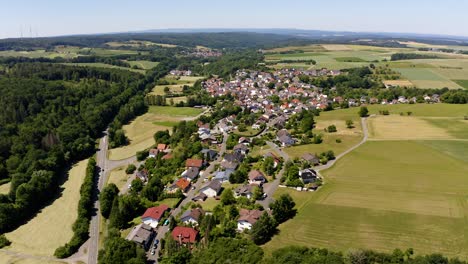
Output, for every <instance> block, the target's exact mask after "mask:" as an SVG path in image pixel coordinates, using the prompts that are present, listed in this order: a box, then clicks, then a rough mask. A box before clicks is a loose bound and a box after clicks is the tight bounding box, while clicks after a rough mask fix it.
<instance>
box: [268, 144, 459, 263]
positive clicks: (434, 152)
mask: <svg viewBox="0 0 468 264" xmlns="http://www.w3.org/2000/svg"><path fill="white" fill-rule="evenodd" d="M434 142H435V143H434ZM442 142H444V143H442V145H441V144H440V142H439V141H370V142H367V143H365V144H364V145H362V146H361V147H359V148H358V149H356V150H355V151H353V152H352V153H350V154H348V155H346V156H345V157H343V159H341V160H340V161H339V162H337V163H336V164H335V165H334V166H333V167H332V168H331V169H329V170H326V171H323V172H322V174H323V175H324V177H325V185H324V187H323V188H321V189H319V191H318V192H315V193H311V192H297V191H294V190H291V189H286V188H280V189H279V190H278V191H277V193H275V196H278V195H280V194H282V193H289V194H291V195H292V196H293V198H294V200H295V201H296V207H297V209H298V214H297V215H296V217H295V218H293V219H292V220H289V221H287V222H285V223H284V224H282V225H280V227H279V230H280V232H279V235H277V236H275V237H273V239H272V241H271V242H269V243H268V244H266V246H264V248H265V250H266V252H267V254H270V253H271V252H272V251H273V250H274V249H277V248H279V247H283V246H285V245H291V244H295V245H305V246H313V247H327V248H330V249H336V250H343V251H347V250H349V249H352V248H368V249H375V250H378V251H386V252H391V251H392V250H393V249H394V248H401V249H406V248H409V247H412V248H414V249H415V252H416V253H417V254H424V253H433V252H440V253H443V254H446V255H448V256H457V257H461V258H464V259H466V258H467V257H468V250H467V249H468V239H467V235H468V234H467V232H466V229H465V228H464V227H465V226H466V224H467V222H466V219H465V218H466V216H467V215H466V212H468V211H467V209H468V206H467V201H466V199H465V197H466V195H467V194H468V193H467V192H468V191H467V190H468V179H467V177H466V175H468V164H467V163H466V162H464V161H463V160H462V159H460V158H459V156H460V155H462V156H466V155H467V154H468V148H463V147H460V146H459V145H458V144H454V143H450V142H449V143H447V142H446V141H442ZM463 144H465V145H464V147H466V146H467V145H466V142H464V143H463ZM441 149H445V151H443V152H442V151H441ZM446 151H447V152H450V153H452V155H447V154H446V153H445V152H446Z"/></svg>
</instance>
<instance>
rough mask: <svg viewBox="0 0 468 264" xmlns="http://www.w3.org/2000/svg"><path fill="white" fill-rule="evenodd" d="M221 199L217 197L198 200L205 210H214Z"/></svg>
mask: <svg viewBox="0 0 468 264" xmlns="http://www.w3.org/2000/svg"><path fill="white" fill-rule="evenodd" d="M220 202H221V201H220V200H216V199H215V198H206V200H205V201H203V202H198V203H199V204H201V206H202V207H203V210H205V211H213V209H214V208H215V207H216V206H217V205H218V204H219V203H220Z"/></svg>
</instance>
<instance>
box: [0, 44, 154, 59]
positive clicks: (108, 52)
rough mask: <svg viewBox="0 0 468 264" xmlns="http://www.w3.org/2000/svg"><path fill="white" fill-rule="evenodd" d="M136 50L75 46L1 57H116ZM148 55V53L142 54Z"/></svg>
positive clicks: (10, 53) (0, 53)
mask: <svg viewBox="0 0 468 264" xmlns="http://www.w3.org/2000/svg"><path fill="white" fill-rule="evenodd" d="M137 53H138V51H134V50H112V49H103V48H80V47H73V46H56V47H55V49H54V50H52V51H45V50H43V49H42V50H41V49H38V50H33V51H14V50H6V51H0V57H26V58H50V59H53V58H55V57H63V58H74V57H77V56H86V55H97V56H114V55H122V54H137ZM142 53H143V54H146V53H147V52H142Z"/></svg>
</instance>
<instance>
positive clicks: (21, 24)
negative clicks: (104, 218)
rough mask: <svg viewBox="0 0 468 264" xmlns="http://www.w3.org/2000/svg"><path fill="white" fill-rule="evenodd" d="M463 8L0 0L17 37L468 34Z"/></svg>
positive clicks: (1, 23)
mask: <svg viewBox="0 0 468 264" xmlns="http://www.w3.org/2000/svg"><path fill="white" fill-rule="evenodd" d="M467 10H468V1H466V0H461V1H456V0H444V1H434V0H426V1H423V0H404V1H403V0H391V1H388V0H381V1H379V0H353V1H348V0H346V1H345V0H319V1H317V0H309V1H306V0H283V1H278V0H268V1H265V0H249V1H246V0H236V1H221V0H219V1H214V0H198V1H194V0H164V1H159V0H152V1H150V0H94V1H91V0H79V1H78V0H75V1H71V0H61V1H59V0H14V1H13V0H0V38H6V37H19V36H20V32H21V31H22V32H23V35H24V36H30V34H31V33H32V35H33V36H35V35H36V33H37V35H38V36H53V35H66V34H82V33H83V34H85V33H105V32H121V31H132V30H146V29H164V28H300V29H318V30H343V31H371V32H403V33H405V32H411V33H434V34H448V35H460V36H468V15H466V14H465V13H466V11H467ZM30 29H31V30H30ZM30 32H31V33H30Z"/></svg>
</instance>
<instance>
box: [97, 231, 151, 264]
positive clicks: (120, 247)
mask: <svg viewBox="0 0 468 264" xmlns="http://www.w3.org/2000/svg"><path fill="white" fill-rule="evenodd" d="M99 263H101V264H126V263H142V264H144V263H146V257H145V252H144V250H143V249H142V248H141V247H139V246H137V244H136V243H134V242H133V241H129V240H126V239H124V238H121V237H118V236H117V237H112V238H109V239H107V240H106V242H105V243H104V250H102V251H101V252H99Z"/></svg>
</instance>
